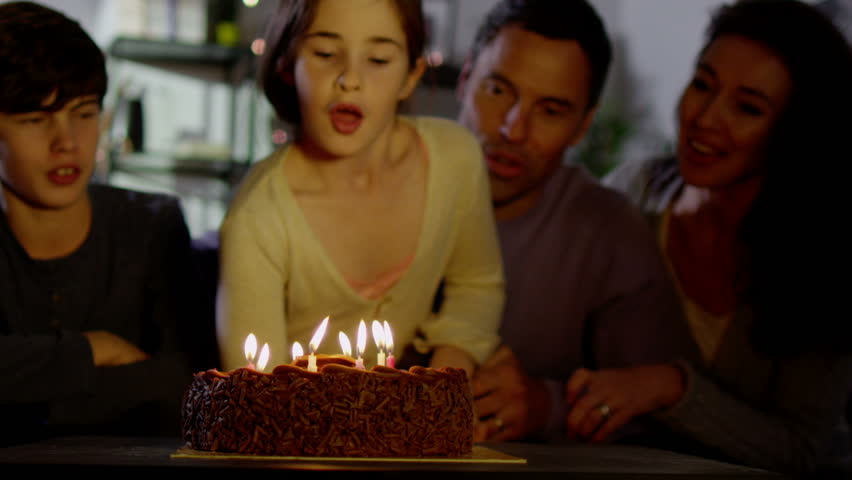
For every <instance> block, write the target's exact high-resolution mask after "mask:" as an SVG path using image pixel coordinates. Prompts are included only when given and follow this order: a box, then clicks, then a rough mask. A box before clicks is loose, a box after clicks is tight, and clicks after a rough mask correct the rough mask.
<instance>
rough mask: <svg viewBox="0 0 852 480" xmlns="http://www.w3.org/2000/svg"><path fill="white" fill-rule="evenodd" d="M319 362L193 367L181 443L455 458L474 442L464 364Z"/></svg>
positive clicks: (271, 451)
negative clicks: (266, 367)
mask: <svg viewBox="0 0 852 480" xmlns="http://www.w3.org/2000/svg"><path fill="white" fill-rule="evenodd" d="M317 363H318V367H319V368H318V371H317V372H310V371H308V370H306V369H305V368H304V366H305V365H306V362H305V360H304V359H303V360H301V361H300V362H299V363H297V364H296V365H280V366H278V367H276V368H275V370H274V371H273V372H272V373H271V374H266V373H260V372H257V371H255V370H252V369H248V368H240V369H237V370H234V371H231V372H219V371H217V370H208V371H206V372H200V373H197V374H195V375H194V378H193V381H192V383H191V384H190V385H189V387H188V388H187V391H186V393H185V394H184V399H183V411H182V430H183V438H184V439H185V440H186V442H187V446H188V447H189V448H193V449H196V450H207V451H214V452H235V453H241V454H262V455H282V456H323V457H431V456H446V457H458V456H464V455H467V454H470V453H471V451H472V449H473V422H474V415H473V399H472V396H471V393H470V386H469V383H468V379H467V376H466V374H465V372H464V370H460V369H455V368H440V369H432V368H423V367H412V368H411V369H410V370H409V371H405V370H396V369H393V368H387V367H373V369H372V370H368V371H366V370H360V369H356V368H353V367H354V365H355V363H354V362H353V361H352V360H351V359H349V358H348V357H341V358H329V357H325V358H319V359H318V362H317Z"/></svg>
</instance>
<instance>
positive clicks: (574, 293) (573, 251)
mask: <svg viewBox="0 0 852 480" xmlns="http://www.w3.org/2000/svg"><path fill="white" fill-rule="evenodd" d="M610 58H611V46H610V41H609V39H608V37H607V34H606V32H605V30H604V27H603V24H602V22H601V20H600V18H599V17H598V15H597V13H596V12H595V11H594V9H593V8H592V7H591V6H590V5H589V4H588V3H586V1H585V0H571V1H565V0H563V1H558V2H555V1H552V0H503V1H501V2H500V3H498V4H497V5H496V6H495V7H494V8H493V9H492V10H491V11H490V12H489V14H488V15H487V17H486V19H485V21H484V23H483V24H482V25H481V26H480V28H479V30H478V33H477V35H476V38H475V41H474V45H473V48H472V49H471V52H470V54H469V56H468V58H467V60H466V62H465V64H464V67H463V69H462V73H461V76H460V78H459V84H458V89H457V94H458V99H459V101H460V102H461V111H460V114H459V121H460V122H461V123H462V124H464V125H465V126H467V127H468V128H470V129H471V130H472V131H473V132H474V134H475V135H476V136H477V137H478V138H479V140H480V143H481V145H482V148H483V151H484V154H485V159H486V162H487V165H488V169H489V173H490V180H491V193H492V199H493V204H494V210H495V214H496V216H497V221H498V230H499V234H500V242H501V248H502V252H503V259H504V262H505V272H506V281H507V283H506V285H507V304H506V309H505V312H504V316H503V319H502V325H501V330H500V334H501V337H502V339H503V343H504V345H503V346H502V347H501V348H500V349H498V351H497V352H496V353H495V354H494V355H493V357H491V358H490V359H489V360H488V361H487V362H485V363H484V364H483V365H482V366H481V368H480V369H479V370H478V371H477V373H476V374H475V376H474V378H473V387H474V396H475V397H476V410H477V412H478V414H479V415H480V419H479V422H478V423H477V427H476V440H477V441H483V440H486V439H487V440H492V441H503V440H512V439H521V438H524V439H528V440H530V439H539V440H542V439H546V440H556V439H558V438H560V437H561V436H562V434H563V433H564V432H563V431H562V430H563V429H564V427H563V425H565V423H566V417H567V415H568V414H569V410H568V407H569V406H568V405H565V402H564V398H565V393H564V389H565V384H566V381H568V380H569V379H570V378H571V377H572V375H583V374H584V372H587V370H585V369H598V368H604V367H623V368H630V367H632V366H638V365H642V364H647V363H657V362H663V361H673V360H675V359H677V358H679V357H690V358H691V357H692V356H693V355H694V354H695V350H694V344H693V343H692V340H691V338H690V336H689V332H688V330H687V328H686V325H685V323H684V322H683V319H682V314H681V311H680V305H679V303H678V300H677V296H676V293H675V292H674V290H673V287H672V284H671V283H670V279H669V277H668V273H667V271H666V267H665V265H664V264H663V263H662V260H661V257H660V255H659V252H658V250H657V247H656V244H655V242H654V238H653V237H652V234H651V232H650V229H649V228H648V227H647V225H646V222H645V220H644V219H643V218H642V216H641V215H640V214H639V213H638V211H637V210H635V209H634V208H633V207H632V206H631V205H630V204H629V202H628V201H627V200H626V199H625V198H624V197H622V196H621V195H620V194H618V193H616V192H614V191H612V190H609V189H606V188H604V187H602V186H600V185H599V184H598V183H597V182H596V181H595V180H594V179H593V178H592V177H591V176H590V174H589V173H588V172H587V171H586V170H585V169H583V168H582V167H580V166H576V165H567V164H564V163H563V160H562V159H563V156H564V154H565V152H566V151H567V149H569V148H570V147H572V146H574V145H576V144H577V143H578V142H580V140H581V139H582V138H583V135H584V134H585V133H586V131H587V130H588V128H589V126H590V125H591V123H592V120H593V117H594V114H595V110H596V108H597V104H598V100H599V98H600V95H601V90H602V89H603V85H604V82H605V79H606V74H607V70H608V68H609V63H610ZM586 394H587V395H594V392H591V391H588V392H586ZM597 411H598V415H597V417H596V419H597V421H598V422H599V424H598V425H596V426H595V428H596V429H598V430H600V431H604V432H608V431H609V430H615V429H616V428H617V427H620V426H621V425H620V424H619V422H618V412H613V411H611V410H610V408H609V406H607V405H605V404H600V405H598V406H597ZM611 419H612V423H611V424H610V425H607V422H608V421H610V420H611ZM635 432H636V430H635V428H634V426H631V427H628V428H623V429H620V430H619V431H618V433H617V436H623V435H627V434H630V433H635ZM567 433H568V434H569V435H570V434H571V432H570V431H569V432H567ZM612 438H615V437H612V436H610V439H612Z"/></svg>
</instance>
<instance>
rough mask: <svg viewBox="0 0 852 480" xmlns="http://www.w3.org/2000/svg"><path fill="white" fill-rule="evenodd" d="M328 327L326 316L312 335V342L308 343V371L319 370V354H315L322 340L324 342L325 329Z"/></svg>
mask: <svg viewBox="0 0 852 480" xmlns="http://www.w3.org/2000/svg"><path fill="white" fill-rule="evenodd" d="M327 327H328V317H325V318H324V319H323V321H322V323H320V326H319V327H317V330H316V331H315V332H314V336H313V337H311V341H310V343H308V371H309V372H316V371H317V356H316V355H314V354H315V353H316V351H317V349H318V348H319V345H320V342H322V337H324V336H325V329H326V328H327Z"/></svg>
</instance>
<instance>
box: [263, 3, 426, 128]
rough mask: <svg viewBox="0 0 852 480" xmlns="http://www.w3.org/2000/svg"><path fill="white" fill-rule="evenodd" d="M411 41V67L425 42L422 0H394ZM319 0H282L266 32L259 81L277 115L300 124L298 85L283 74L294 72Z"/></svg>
mask: <svg viewBox="0 0 852 480" xmlns="http://www.w3.org/2000/svg"><path fill="white" fill-rule="evenodd" d="M393 4H394V6H395V7H396V9H397V12H398V13H399V19H400V22H401V23H402V30H403V31H404V32H405V35H406V42H407V45H408V62H409V68H414V66H415V65H416V63H417V59H419V58H421V56H422V55H423V50H424V48H425V45H426V26H425V20H424V18H423V8H422V4H421V0H394V1H393ZM318 6H319V0H282V1H281V4H280V6H279V9H278V13H277V15H276V16H275V17H274V18H273V19H272V21H271V22H270V24H269V27H268V28H267V32H266V38H265V41H266V49H265V51H264V53H263V57H262V58H261V60H260V69H259V71H258V81H259V83H260V87H261V88H262V89H263V92H264V93H265V94H266V98H267V99H269V102H270V103H271V104H272V106H273V108H275V112H276V113H277V114H278V116H279V117H280V118H281V119H282V120H284V121H286V122H289V123H291V124H293V125H300V124H301V122H302V115H301V112H300V111H299V98H298V95H297V93H296V87H295V86H294V85H291V84H288V83H287V82H285V81H284V79H283V78H282V77H281V72H282V71H289V72H292V69H293V62H294V60H295V58H296V52H297V51H298V49H299V46H300V43H301V40H302V37H303V36H304V34H305V32H307V30H308V29H309V28H310V27H311V24H312V23H313V20H314V16H315V15H316V11H317V7H318Z"/></svg>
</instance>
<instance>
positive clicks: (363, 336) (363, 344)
mask: <svg viewBox="0 0 852 480" xmlns="http://www.w3.org/2000/svg"><path fill="white" fill-rule="evenodd" d="M366 349H367V324H366V323H364V320H361V323H360V324H358V343H357V344H356V345H355V354H356V356H357V357H358V358H361V357H362V356H363V355H364V350H366Z"/></svg>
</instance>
